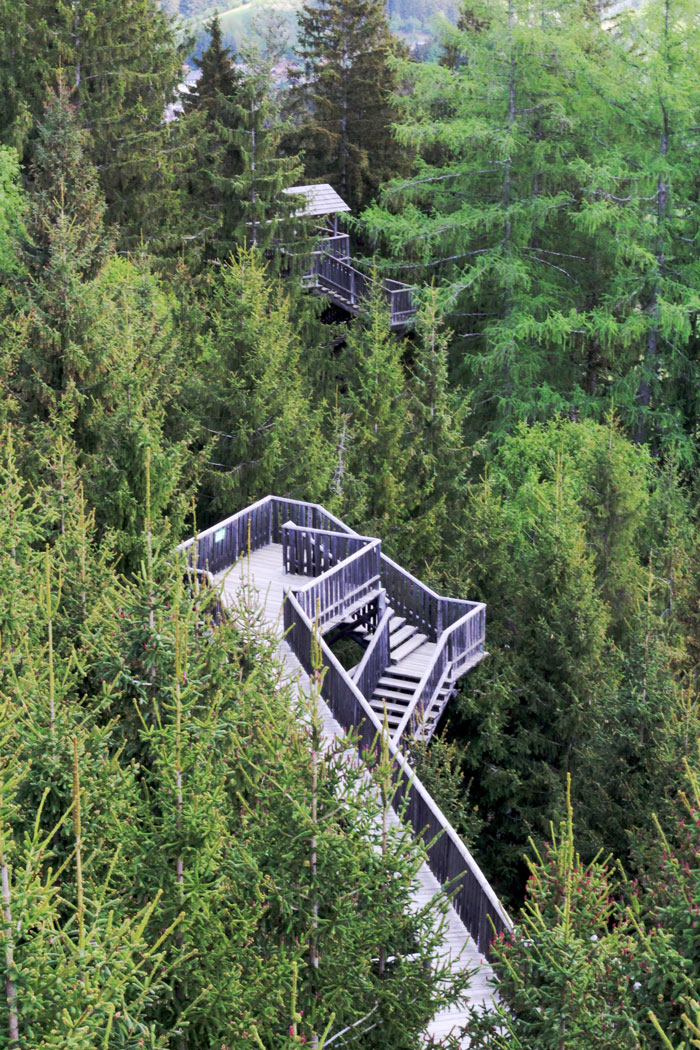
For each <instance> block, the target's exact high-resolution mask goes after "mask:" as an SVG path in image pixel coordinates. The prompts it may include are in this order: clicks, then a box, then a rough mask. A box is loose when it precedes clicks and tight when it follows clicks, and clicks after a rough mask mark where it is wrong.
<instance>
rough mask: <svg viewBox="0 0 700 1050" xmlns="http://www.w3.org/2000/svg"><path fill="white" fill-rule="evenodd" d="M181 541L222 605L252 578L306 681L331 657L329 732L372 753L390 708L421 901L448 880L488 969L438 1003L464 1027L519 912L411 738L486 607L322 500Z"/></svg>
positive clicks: (463, 955) (450, 945) (457, 940)
mask: <svg viewBox="0 0 700 1050" xmlns="http://www.w3.org/2000/svg"><path fill="white" fill-rule="evenodd" d="M181 549H182V550H184V551H185V552H186V554H187V557H188V560H189V564H190V566H191V567H192V568H194V569H197V570H199V571H204V572H208V573H210V574H211V576H212V577H213V580H214V582H217V583H220V585H221V587H222V600H223V602H224V604H232V605H235V604H237V596H238V594H239V592H240V590H241V588H243V587H248V588H252V589H253V590H254V592H255V594H256V595H257V600H258V601H259V603H260V606H261V609H262V610H263V615H264V619H265V621H266V623H267V624H268V625H271V626H273V627H274V628H275V629H276V630H277V632H278V635H279V638H280V642H279V654H280V658H281V659H282V661H283V662H284V664H285V667H286V668H287V671H288V673H289V674H290V675H291V676H292V677H293V678H294V680H295V682H296V685H297V688H299V689H301V690H304V691H306V692H307V693H308V690H309V689H310V683H309V680H308V677H307V676H308V675H309V674H311V673H312V672H313V671H314V670H315V669H316V668H317V667H318V661H320V665H321V666H320V670H321V673H322V679H321V696H322V700H323V705H324V729H325V733H326V736H327V738H328V740H329V741H331V740H332V739H333V738H334V737H335V736H337V735H339V734H340V733H342V732H344V731H354V732H355V733H356V736H357V741H358V746H359V748H360V751H361V753H364V755H365V756H366V757H367V758H368V759H369V760H370V761H371V759H372V757H373V754H376V753H377V748H378V746H379V744H378V741H379V738H380V737H381V734H382V732H383V728H382V727H383V722H384V719H385V717H386V720H387V722H388V724H389V729H390V740H389V742H388V746H389V751H390V755H391V757H392V761H393V766H394V774H393V775H394V783H395V788H396V791H395V796H394V801H393V805H394V808H395V809H396V810H397V812H399V813H400V815H401V816H402V818H403V819H404V820H406V821H408V822H409V824H410V825H411V827H412V828H413V831H414V833H415V835H416V837H417V838H419V839H420V840H421V841H422V844H423V847H424V849H425V854H426V861H425V863H424V864H423V865H422V867H421V869H420V872H419V878H418V885H417V886H416V890H415V904H416V907H420V906H421V905H422V904H425V902H426V901H427V900H429V899H430V898H431V897H432V896H434V895H435V894H436V893H440V892H441V891H446V892H447V893H448V895H449V897H450V900H451V905H450V908H449V910H448V916H447V923H446V926H445V929H444V931H443V947H444V953H445V955H446V956H447V958H448V959H449V961H450V965H451V966H453V967H455V968H472V967H475V968H476V970H477V973H476V976H475V977H474V978H473V980H472V981H471V983H470V988H469V991H468V994H467V997H466V999H465V1001H464V1002H462V1003H461V1004H458V1005H457V1006H455V1007H453V1008H452V1009H450V1010H446V1011H444V1012H442V1013H440V1014H438V1015H437V1016H436V1017H435V1018H434V1019H433V1021H432V1022H431V1024H430V1026H429V1028H428V1030H427V1032H426V1037H430V1036H434V1037H436V1038H437V1037H441V1036H443V1035H446V1034H447V1033H448V1032H449V1031H451V1030H452V1029H460V1028H461V1027H462V1026H463V1025H464V1024H465V1023H466V1021H467V1017H468V1008H469V1007H470V1006H473V1005H477V1004H487V1003H488V1002H489V1001H490V999H491V994H492V993H491V991H490V987H489V984H488V978H489V977H490V976H491V969H490V966H489V964H488V960H489V958H490V955H491V942H492V939H493V937H494V935H495V934H498V933H500V932H502V931H505V930H508V929H510V928H511V923H510V920H509V918H508V916H507V914H506V912H505V911H504V909H503V908H502V906H501V905H500V903H499V901H498V899H497V897H496V895H495V893H494V892H493V890H492V888H491V886H490V885H489V883H488V882H487V880H486V879H485V877H484V875H483V874H482V872H481V870H480V869H479V867H478V865H477V864H476V862H475V860H474V858H473V857H472V856H471V854H470V853H469V851H468V850H467V848H466V847H465V846H464V844H463V843H462V841H461V840H460V838H459V836H458V835H457V833H456V831H455V830H454V828H452V826H451V825H450V823H449V822H448V820H447V819H446V817H445V816H444V814H443V813H442V812H441V811H440V809H439V808H438V806H437V805H436V804H435V802H434V801H433V799H432V798H431V796H430V795H429V793H428V792H427V791H426V789H425V788H424V786H423V785H422V784H421V783H420V781H419V779H418V778H417V777H416V775H415V773H414V772H413V770H412V769H411V767H410V765H409V763H408V761H407V760H406V758H405V756H404V755H403V753H402V751H401V743H402V742H405V740H406V738H407V737H409V736H410V737H414V738H419V739H427V738H429V736H430V735H431V734H432V732H433V731H434V728H435V725H436V723H437V720H438V719H439V717H440V714H441V713H442V711H443V710H444V707H445V705H446V703H447V701H448V699H449V696H450V695H451V694H452V692H453V690H454V687H455V684H456V682H457V680H458V678H459V677H461V675H463V674H464V673H466V671H467V670H469V668H471V667H473V666H475V664H476V663H478V662H479V660H481V659H482V658H483V656H484V655H485V654H484V649H483V644H484V632H485V607H484V606H483V605H482V604H480V603H476V602H465V601H457V600H455V599H451V598H445V597H442V596H440V595H437V594H436V593H435V592H434V591H432V590H431V589H430V588H427V587H425V586H424V585H423V584H422V583H420V581H418V580H417V579H415V577H413V576H411V574H410V573H407V572H406V571H405V570H404V569H402V568H401V567H400V566H398V565H397V564H396V563H395V562H394V561H392V560H391V559H390V558H387V557H386V555H384V554H383V553H382V551H381V541H380V540H379V539H375V538H372V537H366V536H360V535H358V534H357V533H356V532H354V530H352V529H350V528H349V527H348V526H346V525H345V524H344V523H343V522H341V521H340V520H339V519H338V518H336V517H335V516H334V515H332V514H331V513H329V512H328V511H327V510H325V509H324V508H323V507H321V506H320V505H318V504H312V503H304V502H300V501H296V500H288V499H281V498H277V497H275V496H267V497H266V498H265V499H262V500H260V501H258V502H257V503H255V504H253V505H252V506H250V507H247V508H246V509H245V510H243V511H240V512H239V513H238V514H234V515H233V516H232V517H230V518H227V519H226V520H225V521H222V522H220V523H219V524H218V525H215V526H213V527H212V528H210V529H207V530H206V531H205V532H202V533H200V534H199V535H198V536H197V537H195V538H193V539H191V540H189V541H187V542H186V543H185V544H183V545H182V547H181ZM343 635H347V636H349V637H352V638H353V639H354V640H355V641H358V642H359V643H360V644H361V645H363V646H364V654H363V656H362V658H361V660H360V661H359V663H358V664H357V665H356V666H355V667H354V668H352V669H351V670H346V669H345V668H344V667H343V666H342V664H341V663H340V661H339V660H338V658H337V657H336V655H335V653H334V652H333V649H332V648H331V644H332V640H333V639H334V638H338V637H342V636H343ZM396 819H398V817H397V818H396ZM462 1045H463V1046H465V1047H466V1046H468V1039H465V1040H464V1041H463V1043H462Z"/></svg>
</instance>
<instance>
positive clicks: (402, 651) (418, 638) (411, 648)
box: [391, 634, 428, 664]
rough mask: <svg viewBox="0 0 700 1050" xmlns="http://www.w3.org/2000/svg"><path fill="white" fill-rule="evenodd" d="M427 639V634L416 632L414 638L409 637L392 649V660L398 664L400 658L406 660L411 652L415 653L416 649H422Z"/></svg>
mask: <svg viewBox="0 0 700 1050" xmlns="http://www.w3.org/2000/svg"><path fill="white" fill-rule="evenodd" d="M427 641H428V638H427V636H426V635H425V634H414V635H413V637H412V638H409V640H408V641H407V642H404V643H403V645H400V646H399V647H398V649H393V650H392V652H391V662H392V663H394V664H397V663H398V662H399V660H405V658H406V657H407V656H408V655H409V654H410V653H414V652H415V651H416V649H420V647H421V645H423V643H424V642H427Z"/></svg>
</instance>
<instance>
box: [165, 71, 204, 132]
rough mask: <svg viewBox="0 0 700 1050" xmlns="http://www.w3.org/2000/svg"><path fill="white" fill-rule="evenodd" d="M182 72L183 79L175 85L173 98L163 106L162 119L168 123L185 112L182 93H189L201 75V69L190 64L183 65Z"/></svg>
mask: <svg viewBox="0 0 700 1050" xmlns="http://www.w3.org/2000/svg"><path fill="white" fill-rule="evenodd" d="M182 72H183V80H182V81H181V82H180V83H179V84H178V85H177V92H176V96H175V99H174V100H173V101H172V102H171V103H170V104H169V105H167V106H166V107H165V114H164V119H165V122H166V124H170V123H171V121H173V120H177V119H178V117H180V116H181V115H182V114H183V113H184V112H185V109H184V106H183V105H182V98H183V95H189V94H190V92H191V91H192V89H193V88H194V87H195V86H196V84H197V82H198V80H199V78H200V77H201V75H202V71H201V69H192V68H191V66H183V67H182Z"/></svg>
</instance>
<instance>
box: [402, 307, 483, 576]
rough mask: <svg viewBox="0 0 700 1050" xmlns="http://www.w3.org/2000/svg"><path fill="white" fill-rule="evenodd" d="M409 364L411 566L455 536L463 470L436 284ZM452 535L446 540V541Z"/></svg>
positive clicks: (462, 402)
mask: <svg viewBox="0 0 700 1050" xmlns="http://www.w3.org/2000/svg"><path fill="white" fill-rule="evenodd" d="M415 333H416V338H415V347H414V349H413V360H412V362H411V365H410V372H411V375H410V378H409V407H410V424H409V433H408V441H409V443H410V445H411V447H412V448H413V449H415V456H414V458H413V462H412V465H411V472H410V477H411V487H412V492H411V495H410V500H411V504H412V510H411V513H410V514H409V515H408V520H407V521H406V527H405V530H404V533H403V536H402V540H401V548H402V549H405V550H407V551H410V553H411V558H412V561H413V563H414V564H418V563H419V562H422V563H431V562H434V561H435V560H436V559H438V558H439V557H440V555H441V552H442V551H443V550H444V549H445V548H446V547H449V546H451V545H452V543H453V542H454V540H455V531H454V523H455V522H456V521H458V520H459V517H460V515H461V507H462V505H463V501H464V494H465V488H466V477H467V468H468V458H467V451H466V449H465V447H464V445H465V442H464V436H463V430H464V419H465V416H466V414H467V412H468V402H467V400H466V398H464V397H461V396H460V395H459V394H458V393H457V392H456V391H454V390H451V389H450V384H449V371H448V369H449V357H448V354H449V345H450V339H451V336H452V333H451V332H450V331H449V329H446V328H445V326H444V323H443V320H442V312H441V308H440V302H439V293H438V290H437V288H434V287H432V288H430V289H429V290H428V292H427V294H426V298H425V301H424V303H423V304H422V307H421V309H420V310H419V313H418V317H417V319H416V327H415ZM451 537H452V540H451Z"/></svg>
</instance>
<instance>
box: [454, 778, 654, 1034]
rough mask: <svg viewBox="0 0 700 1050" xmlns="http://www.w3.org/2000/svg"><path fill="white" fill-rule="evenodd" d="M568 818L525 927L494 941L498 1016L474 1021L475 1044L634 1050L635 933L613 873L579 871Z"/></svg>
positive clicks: (543, 864) (531, 895) (598, 866)
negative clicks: (618, 895)
mask: <svg viewBox="0 0 700 1050" xmlns="http://www.w3.org/2000/svg"><path fill="white" fill-rule="evenodd" d="M567 803H568V814H567V819H566V820H565V821H562V823H561V824H560V827H559V831H558V833H557V832H555V830H554V828H552V831H551V841H550V842H549V843H548V844H547V847H546V850H545V851H544V853H543V854H542V855H540V854H539V853H537V852H535V860H534V861H533V860H530V859H528V867H529V869H530V877H529V879H528V884H527V896H526V900H525V904H524V907H523V909H522V912H521V914H520V921H519V923H518V925H517V926H516V928H515V931H514V932H513V933H512V934H511V935H510V936H505V937H504V935H503V934H501V935H500V937H499V938H498V939H497V940H496V951H495V956H496V966H497V968H498V971H499V973H500V975H501V979H500V981H499V983H498V1001H497V1003H496V1004H495V1008H494V1009H492V1010H491V1011H488V1012H486V1011H485V1012H483V1013H482V1014H481V1015H473V1017H472V1021H471V1022H470V1024H469V1025H468V1026H467V1032H468V1035H469V1045H470V1046H474V1047H477V1048H482V1047H483V1048H487V1047H488V1048H489V1050H501V1048H505V1047H509V1048H511V1047H512V1048H514V1050H531V1048H532V1047H533V1046H537V1047H538V1048H542V1050H547V1048H550V1047H551V1048H552V1050H560V1048H562V1047H566V1048H567V1050H585V1048H587V1047H590V1046H591V1045H593V1044H595V1045H597V1046H600V1047H604V1048H605V1050H626V1048H629V1050H634V1048H636V1047H638V1046H639V1045H640V1044H639V1027H640V1022H641V1021H642V1018H643V1013H642V1009H641V1006H642V1004H641V1003H640V1002H639V1000H638V997H637V995H636V994H635V989H634V988H633V987H632V984H633V982H632V981H631V980H630V972H629V968H630V963H631V962H632V958H633V955H634V948H635V937H634V927H633V926H632V924H631V923H630V921H629V919H628V918H627V917H626V916H625V912H624V908H623V907H621V906H620V904H619V903H618V901H617V900H616V899H615V896H614V894H615V889H616V886H615V879H614V876H613V874H612V872H611V871H610V868H609V866H608V864H606V863H605V862H602V861H600V860H595V861H593V862H592V863H591V864H589V865H587V864H584V863H582V861H581V859H580V858H579V856H578V854H577V853H576V852H575V847H574V836H573V819H572V809H571V805H570V802H569V800H568V798H567Z"/></svg>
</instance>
